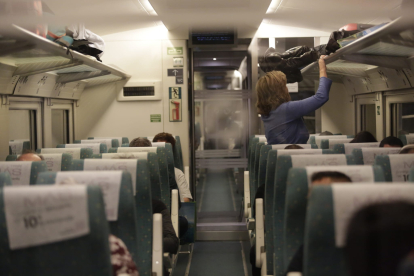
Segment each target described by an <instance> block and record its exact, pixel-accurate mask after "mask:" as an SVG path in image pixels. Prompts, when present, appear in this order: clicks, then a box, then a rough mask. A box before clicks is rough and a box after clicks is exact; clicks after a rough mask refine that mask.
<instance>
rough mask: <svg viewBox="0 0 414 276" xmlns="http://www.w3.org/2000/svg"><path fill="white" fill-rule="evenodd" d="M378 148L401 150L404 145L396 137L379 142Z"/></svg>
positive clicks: (389, 137)
mask: <svg viewBox="0 0 414 276" xmlns="http://www.w3.org/2000/svg"><path fill="white" fill-rule="evenodd" d="M379 146H380V148H402V147H403V146H404V144H403V142H402V141H401V140H400V139H398V138H397V137H394V136H388V137H387V138H384V139H383V140H382V141H381V143H380V145H379Z"/></svg>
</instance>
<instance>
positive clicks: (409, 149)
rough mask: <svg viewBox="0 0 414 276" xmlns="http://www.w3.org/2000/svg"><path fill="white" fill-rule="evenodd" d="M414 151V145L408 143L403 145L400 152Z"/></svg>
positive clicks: (411, 152) (409, 152) (410, 152)
mask: <svg viewBox="0 0 414 276" xmlns="http://www.w3.org/2000/svg"><path fill="white" fill-rule="evenodd" d="M413 153H414V145H407V146H405V147H403V148H402V149H401V151H400V154H413Z"/></svg>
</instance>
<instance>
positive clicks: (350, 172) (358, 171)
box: [306, 165, 375, 184]
mask: <svg viewBox="0 0 414 276" xmlns="http://www.w3.org/2000/svg"><path fill="white" fill-rule="evenodd" d="M325 171H329V172H340V173H343V174H345V175H347V176H348V177H349V178H351V180H352V182H374V180H375V179H374V171H373V169H372V167H371V166H363V165H361V166H310V167H306V173H307V175H308V184H311V178H312V175H313V174H314V173H317V172H325Z"/></svg>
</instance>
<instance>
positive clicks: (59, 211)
mask: <svg viewBox="0 0 414 276" xmlns="http://www.w3.org/2000/svg"><path fill="white" fill-rule="evenodd" d="M87 208H88V198H87V191H86V187H85V186H80V185H76V186H70V187H69V186H66V187H64V186H61V187H56V186H35V187H5V188H4V209H5V214H6V222H7V232H8V235H9V243H10V249H12V250H13V249H20V248H26V247H31V246H37V245H43V244H48V243H52V242H58V241H63V240H68V239H73V238H77V237H80V236H83V235H86V234H88V233H89V232H90V229H89V214H88V209H87Z"/></svg>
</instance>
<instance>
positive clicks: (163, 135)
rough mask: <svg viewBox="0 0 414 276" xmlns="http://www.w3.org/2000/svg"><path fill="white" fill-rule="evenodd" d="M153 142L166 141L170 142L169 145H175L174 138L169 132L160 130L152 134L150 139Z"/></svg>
mask: <svg viewBox="0 0 414 276" xmlns="http://www.w3.org/2000/svg"><path fill="white" fill-rule="evenodd" d="M152 141H153V142H166V143H170V144H171V146H172V147H173V148H174V147H175V138H174V136H172V135H171V134H170V133H167V132H161V133H158V134H157V135H155V136H154V139H152Z"/></svg>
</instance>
